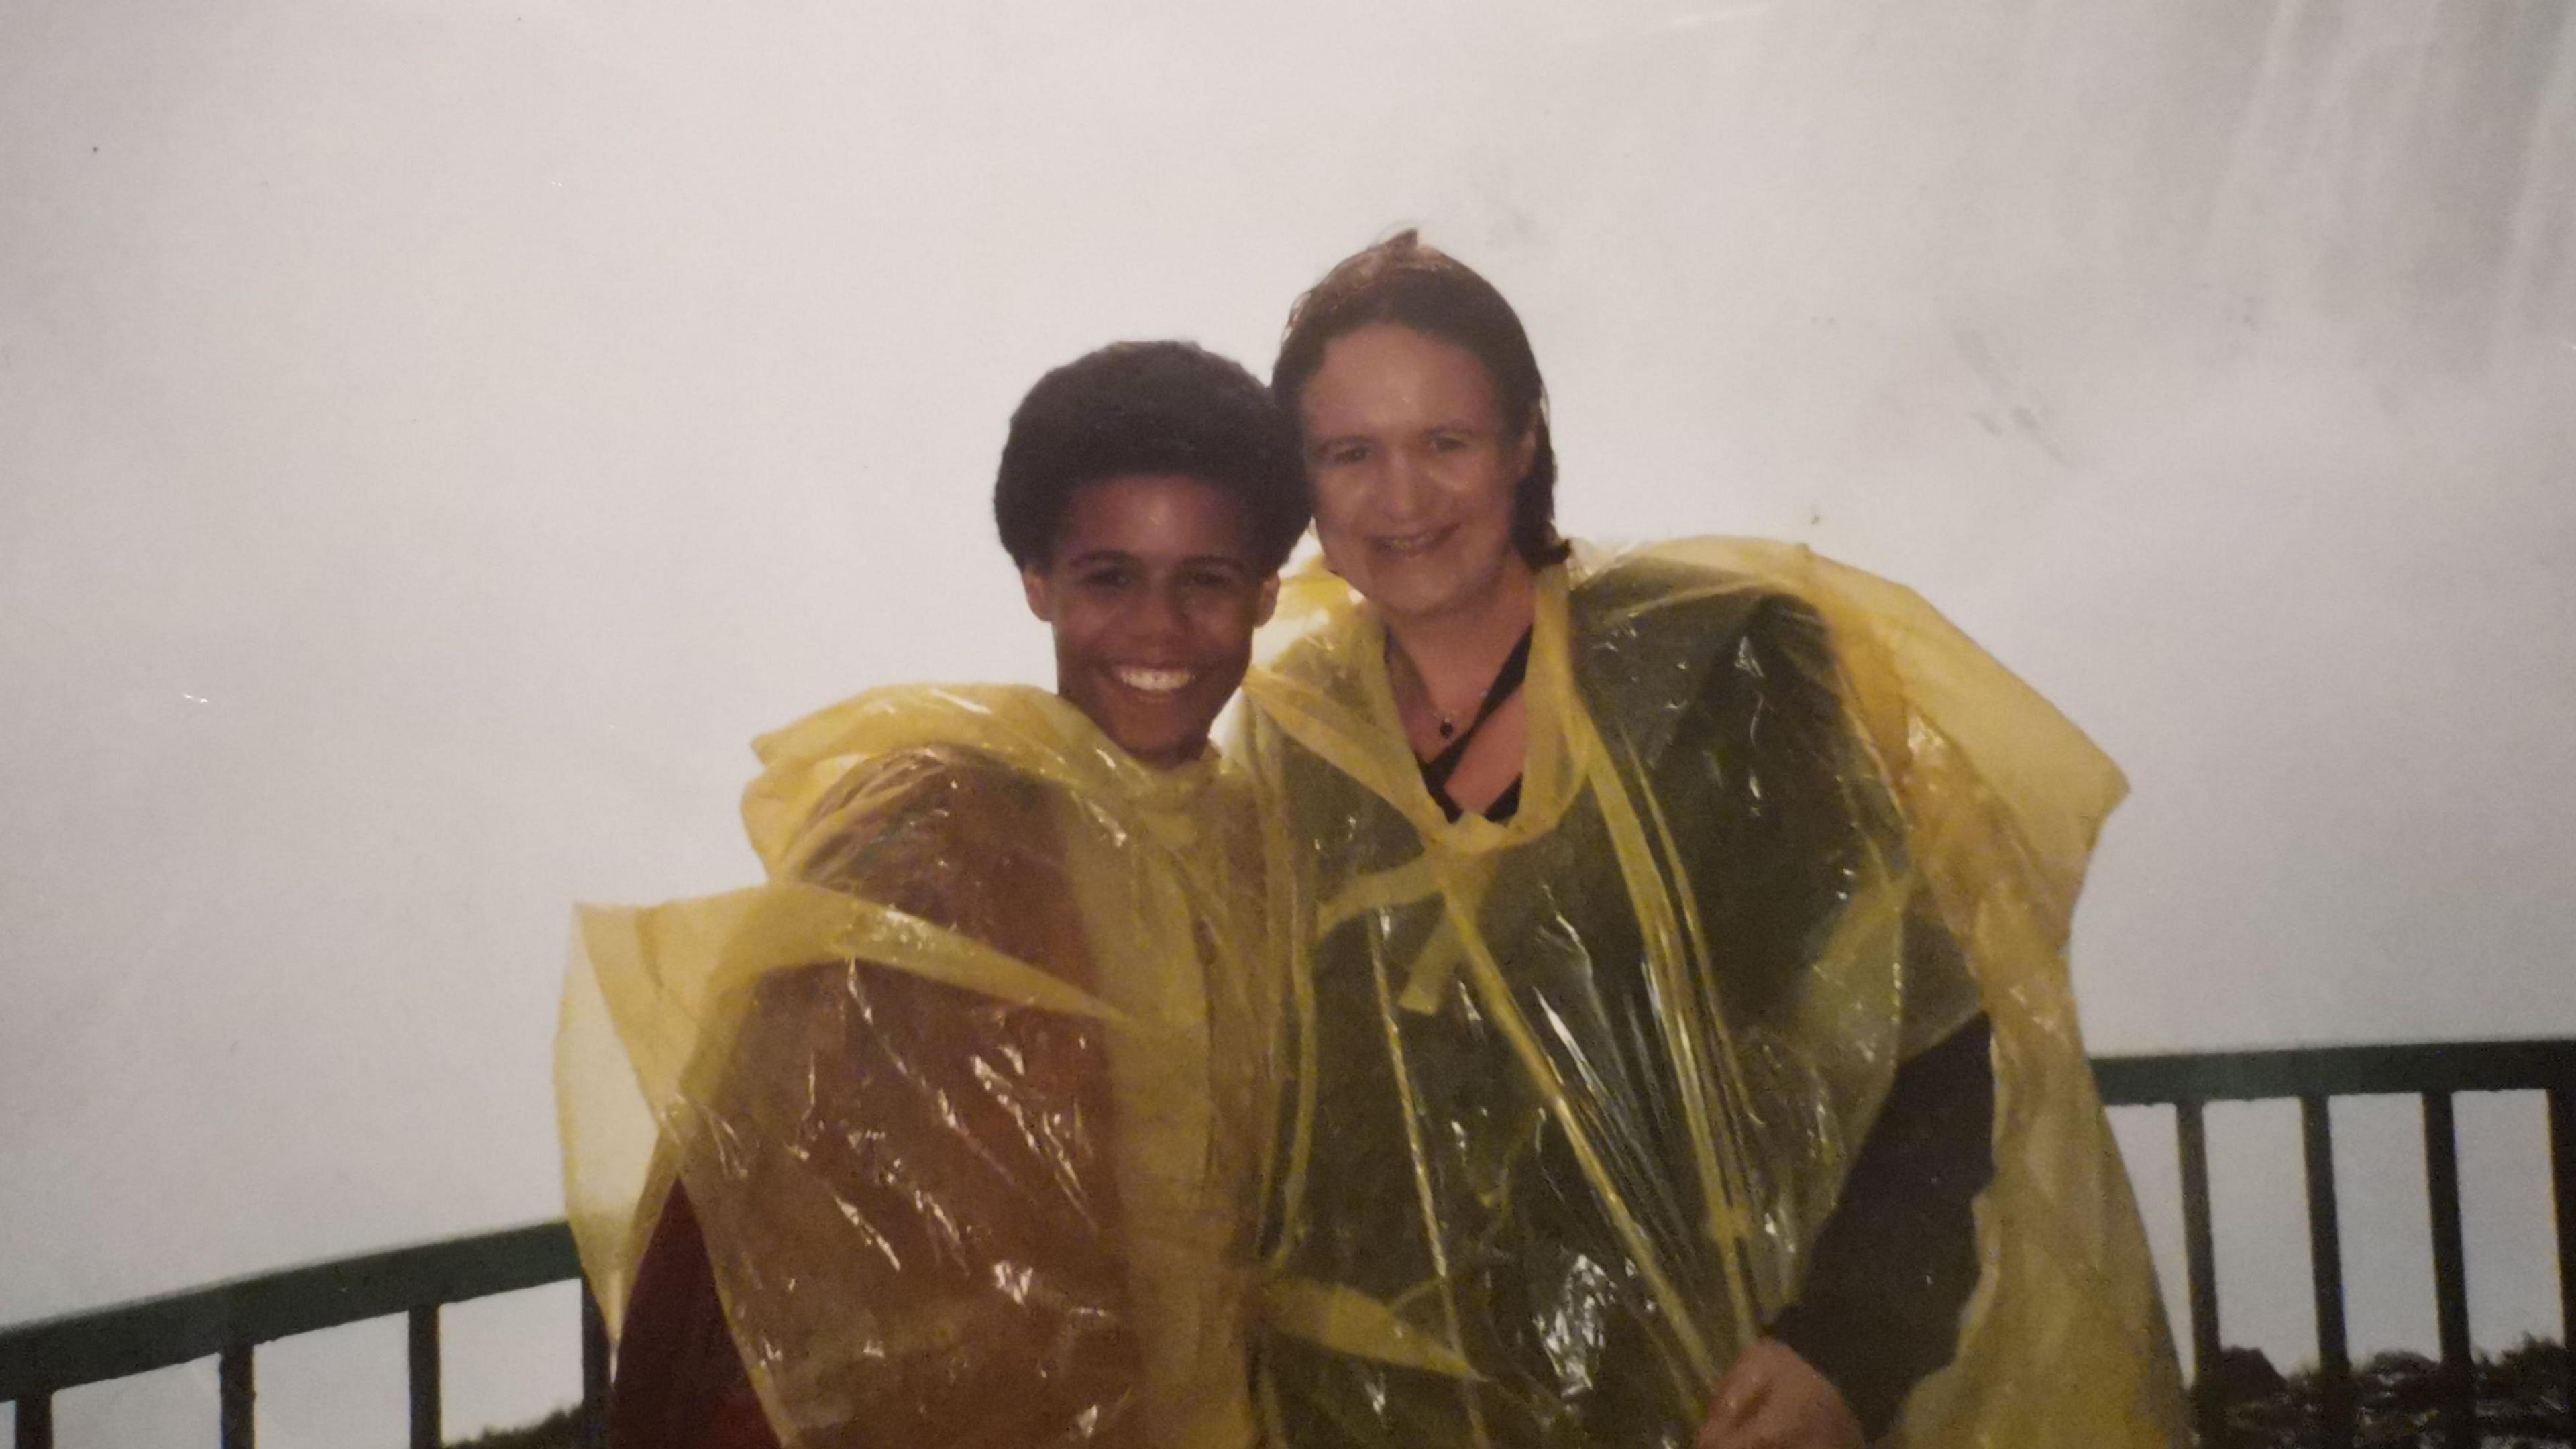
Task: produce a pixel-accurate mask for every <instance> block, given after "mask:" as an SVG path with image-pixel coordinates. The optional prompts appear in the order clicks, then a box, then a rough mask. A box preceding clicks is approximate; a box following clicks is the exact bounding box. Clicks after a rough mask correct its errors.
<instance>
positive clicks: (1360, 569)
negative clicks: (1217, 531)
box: [1297, 322, 1536, 620]
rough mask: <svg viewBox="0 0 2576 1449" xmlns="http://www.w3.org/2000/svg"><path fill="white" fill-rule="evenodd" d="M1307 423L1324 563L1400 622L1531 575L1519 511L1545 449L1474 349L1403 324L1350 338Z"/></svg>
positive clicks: (1467, 607)
mask: <svg viewBox="0 0 2576 1449" xmlns="http://www.w3.org/2000/svg"><path fill="white" fill-rule="evenodd" d="M1297 420H1298V425H1299V430H1300V432H1301V433H1302V435H1303V437H1304V439H1305V448H1306V473H1307V476H1308V478H1310V479H1311V480H1312V481H1313V484H1314V490H1315V536H1316V538H1317V539H1318V540H1319V541H1321V542H1322V544H1323V546H1324V558H1325V561H1326V562H1328V563H1330V564H1331V565H1332V567H1333V571H1334V572H1335V573H1338V574H1340V575H1341V576H1342V577H1343V578H1345V579H1348V580H1349V581H1350V583H1351V586H1352V587H1353V588H1356V589H1358V590H1359V591H1360V592H1361V593H1362V594H1363V595H1365V596H1367V598H1368V600H1369V601H1370V602H1371V603H1373V604H1375V605H1377V606H1378V608H1379V609H1380V610H1381V611H1383V612H1384V613H1385V614H1386V615H1387V616H1388V617H1389V618H1390V619H1394V620H1404V619H1413V618H1433V617H1438V616H1443V615H1450V614H1457V613H1465V612H1472V611H1473V610H1474V609H1475V608H1477V607H1478V606H1479V605H1481V604H1483V603H1485V602H1486V601H1488V600H1489V599H1491V598H1493V597H1494V596H1495V594H1496V593H1497V592H1498V590H1499V589H1500V587H1501V585H1502V584H1503V582H1504V581H1505V580H1506V578H1507V577H1508V576H1509V574H1510V573H1511V571H1512V570H1515V569H1518V570H1522V571H1524V572H1526V571H1527V568H1528V565H1527V564H1525V563H1524V562H1522V560H1521V557H1520V555H1519V553H1518V552H1517V551H1515V550H1514V549H1513V547H1512V502H1513V495H1514V493H1515V492H1516V490H1517V489H1518V488H1519V485H1520V481H1521V479H1522V478H1523V477H1524V476H1525V475H1527V474H1528V472H1529V467H1530V456H1531V453H1532V451H1533V450H1534V448H1535V446H1536V445H1535V442H1534V439H1533V434H1532V429H1531V428H1530V427H1528V426H1523V427H1521V428H1518V429H1513V428H1510V427H1509V426H1508V425H1507V424H1506V422H1505V420H1504V418H1503V414H1502V409H1501V407H1500V405H1499V404H1498V403H1497V402H1496V401H1495V398H1494V384H1493V379H1492V378H1491V377H1489V376H1487V374H1486V372H1485V365H1484V364H1483V363H1482V362H1479V361H1478V360H1477V359H1476V355H1475V354H1474V353H1472V352H1469V351H1468V350H1467V349H1465V348H1463V347H1460V346H1457V345H1456V344H1454V343H1450V342H1444V341H1442V340H1440V339H1439V338H1437V337H1433V336H1430V335H1428V334H1426V333H1422V332H1417V331H1415V330H1414V329H1412V328H1410V327H1405V326H1401V325H1398V324H1395V323H1384V322H1382V323H1373V324H1371V325H1369V326H1366V327H1361V328H1359V329H1357V330H1355V331H1351V332H1346V333H1344V334H1342V335H1341V336H1339V337H1336V338H1334V339H1333V340H1332V341H1331V342H1329V343H1327V344H1325V347H1324V360H1323V365H1322V366H1320V367H1318V368H1317V369H1316V370H1315V375H1314V377H1313V378H1312V379H1310V380H1309V381H1308V382H1307V384H1306V387H1305V390H1304V391H1303V392H1301V393H1300V394H1298V398H1297Z"/></svg>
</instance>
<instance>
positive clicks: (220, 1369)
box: [215, 1344, 258, 1449]
mask: <svg viewBox="0 0 2576 1449" xmlns="http://www.w3.org/2000/svg"><path fill="white" fill-rule="evenodd" d="M250 1354H251V1349H250V1345H249V1344H242V1345H240V1346H238V1347H235V1348H228V1349H225V1350H224V1352H223V1356H222V1357H221V1358H220V1359H218V1360H217V1361H216V1370H215V1374H216V1380H217V1384H218V1388H217V1392H218V1394H219V1395H220V1398H221V1403H222V1414H223V1433H222V1437H221V1438H220V1439H219V1440H218V1441H217V1442H218V1443H220V1444H221V1445H222V1449H252V1446H253V1445H254V1444H255V1443H256V1442H257V1439H258V1426H257V1425H256V1424H255V1423H254V1422H253V1421H252V1418H251V1400H252V1388H251V1377H250Z"/></svg>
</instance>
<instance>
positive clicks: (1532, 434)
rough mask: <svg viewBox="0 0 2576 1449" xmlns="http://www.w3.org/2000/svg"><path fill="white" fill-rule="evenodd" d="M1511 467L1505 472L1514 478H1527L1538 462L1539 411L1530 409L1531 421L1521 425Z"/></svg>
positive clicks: (1513, 444)
mask: <svg viewBox="0 0 2576 1449" xmlns="http://www.w3.org/2000/svg"><path fill="white" fill-rule="evenodd" d="M1511 447H1512V451H1511V459H1510V462H1511V466H1510V467H1509V468H1507V469H1505V470H1504V471H1505V472H1507V473H1509V474H1510V475H1511V476H1512V477H1514V478H1527V477H1528V476H1529V474H1530V467H1531V465H1532V464H1534V463H1536V462H1537V461H1538V409H1536V408H1532V409H1530V416H1529V421H1528V422H1526V423H1523V424H1522V425H1521V431H1520V436H1519V437H1516V438H1514V439H1512V445H1511Z"/></svg>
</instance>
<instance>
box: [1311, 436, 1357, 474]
mask: <svg viewBox="0 0 2576 1449" xmlns="http://www.w3.org/2000/svg"><path fill="white" fill-rule="evenodd" d="M1368 455H1369V445H1368V444H1366V443H1363V442H1355V441H1342V442H1334V443H1326V444H1325V445H1324V446H1322V447H1321V448H1318V449H1316V450H1315V461H1316V462H1317V463H1320V464H1322V465H1323V466H1324V467H1327V468H1347V467H1349V466H1351V465H1352V464H1354V463H1359V462H1365V461H1366V460H1367V458H1368Z"/></svg>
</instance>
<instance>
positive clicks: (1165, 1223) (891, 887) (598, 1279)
mask: <svg viewBox="0 0 2576 1449" xmlns="http://www.w3.org/2000/svg"><path fill="white" fill-rule="evenodd" d="M757 748H758V750H759V753H760V757H761V760H762V762H763V764H764V766H765V769H764V770H763V772H762V773H761V775H760V776H759V777H758V779H757V780H756V781H755V782H754V783H753V784H752V786H751V787H750V789H749V791H748V792H747V794H746V796H745V800H744V806H743V814H744V819H745V822H746V824H747V825H748V827H749V831H750V835H751V839H752V843H753V845H754V847H755V848H756V849H757V850H758V852H759V855H760V858H761V860H762V862H763V864H764V865H765V866H766V867H767V870H768V876H769V879H768V881H767V883H765V884H763V885H759V886H756V887H753V888H751V889H747V890H740V891H736V892H733V893H731V894H728V895H720V896H714V897H709V898H705V899H699V900H688V901H680V902H676V903H673V904H668V905H663V906H658V907H653V908H650V909H606V908H586V909H584V910H583V911H581V913H580V916H579V921H578V932H577V941H576V945H575V951H574V959H573V963H572V969H571V972H570V975H569V979H568V984H567V990H566V999H565V1004H564V1015H563V1026H562V1031H561V1035H560V1038H559V1045H558V1059H557V1081H558V1090H559V1096H560V1106H561V1111H562V1117H563V1134H564V1143H565V1172H566V1196H567V1199H568V1201H569V1206H570V1215H571V1221H572V1225H573V1229H574V1232H575V1235H576V1237H577V1239H578V1241H579V1244H580V1248H581V1253H582V1261H583V1266H584V1268H585V1270H586V1272H587V1274H588V1276H589V1278H590V1281H591V1283H592V1285H593V1287H594V1289H595V1291H596V1292H597V1294H598V1296H599V1299H600V1302H601V1304H602V1306H603V1308H604V1310H605V1311H606V1313H607V1315H608V1318H609V1321H610V1323H611V1324H612V1325H617V1324H618V1323H619V1322H620V1320H621V1318H622V1316H623V1313H624V1309H625V1306H626V1303H627V1299H628V1294H629V1291H630V1290H631V1289H632V1287H633V1286H634V1282H635V1270H636V1266H637V1262H638V1258H639V1255H641V1253H642V1252H643V1250H644V1247H645V1245H646V1242H647V1240H648V1239H649V1238H650V1237H651V1235H652V1232H653V1228H654V1224H655V1223H656V1221H657V1220H658V1219H659V1217H660V1215H661V1210H662V1204H663V1202H664V1201H665V1200H666V1197H667V1196H668V1193H669V1189H670V1186H671V1183H672V1182H673V1180H674V1179H675V1178H676V1179H677V1180H678V1181H679V1182H680V1183H681V1184H683V1185H684V1186H685V1190H686V1192H687V1195H688V1200H689V1203H690V1206H691V1207H692V1208H693V1210H694V1212H695V1215H696V1217H697V1219H698V1221H699V1223H700V1224H701V1226H702V1228H703V1231H704V1235H705V1240H706V1247H707V1257H708V1261H709V1263H710V1265H711V1267H712V1269H713V1275H714V1280H715V1283H716V1287H717V1289H718V1292H719V1294H720V1296H721V1299H722V1302H723V1307H724V1314H725V1318H726V1320H727V1323H728V1325H729V1327H730V1329H731V1332H732V1336H733V1339H734V1342H735V1344H736V1346H737V1347H738V1348H739V1349H740V1351H741V1354H742V1358H743V1361H744V1366H745V1367H746V1369H747V1370H748V1373H749V1376H750V1379H751V1383H752V1386H753V1388H754V1389H755V1390H756V1391H757V1393H758V1395H759V1398H760V1402H761V1405H762V1407H763V1409H764V1410H765V1412H766V1413H767V1415H768V1418H769V1420H770V1422H771V1424H772V1426H773V1427H774V1428H776V1430H777V1431H778V1433H779V1435H780V1437H781V1439H782V1440H783V1442H785V1443H786V1444H788V1445H790V1446H803V1445H816V1446H821V1445H834V1446H837V1445H858V1444H870V1445H879V1444H883V1445H905V1446H925V1449H928V1446H937V1445H942V1444H958V1445H963V1444H975V1445H984V1444H1002V1443H1008V1444H1012V1445H1058V1444H1064V1445H1072V1444H1085V1445H1090V1444H1102V1445H1150V1446H1183V1445H1186V1446H1191V1449H1199V1446H1207V1449H1235V1446H1241V1445H1244V1444H1246V1443H1248V1442H1250V1440H1251V1438H1252V1434H1253V1428H1252V1419H1251V1414H1250V1406H1249V1398H1248V1392H1247V1390H1246V1387H1245V1384H1246V1373H1245V1359H1244V1344H1243V1338H1242V1333H1241V1329H1240V1325H1241V1324H1242V1322H1243V1286H1242V1285H1243V1281H1244V1278H1243V1274H1242V1272H1241V1271H1240V1270H1241V1267H1242V1265H1243V1264H1244V1263H1245V1262H1247V1261H1248V1258H1247V1254H1246V1251H1245V1249H1246V1240H1247V1237H1248V1232H1249V1212H1250V1209H1251V1207H1252V1205H1253V1204H1255V1203H1256V1202H1257V1201H1258V1198H1259V1193H1258V1189H1257V1186H1256V1183H1255V1176H1256V1175H1257V1174H1258V1172H1259V1171H1260V1170H1261V1166H1262V1164H1263V1163H1264V1162H1265V1161H1267V1160H1268V1156H1269V1154H1268V1151H1267V1147H1266V1133H1267V1131H1268V1128H1269V1124H1270V1123H1271V1122H1272V1121H1273V1120H1275V1118H1276V1108H1275V1103H1273V1102H1271V1101H1268V1100H1266V1099H1263V1098H1261V1095H1260V1094H1261V1093H1262V1092H1263V1090H1264V1083H1265V1080H1266V1078H1265V1076H1264V1073H1263V1066H1262V1064H1263V1062H1264V1060H1265V1054H1264V1047H1265V1045H1266V1043H1267V1042H1268V1041H1269V1040H1270V1038H1271V1035H1272V1034H1273V1032H1274V1031H1275V1021H1276V1017H1275V1010H1274V1008H1273V1007H1272V1006H1271V1005H1270V1004H1269V996H1268V993H1269V992H1270V991H1271V990H1272V989H1273V983H1275V980H1276V977H1275V973H1273V974H1265V973H1264V971H1263V968H1262V967H1261V965H1260V950H1261V942H1262V940H1263V939H1264V931H1263V925H1262V922H1261V920H1260V913H1261V911H1262V909H1263V901H1264V897H1263V894H1262V886H1261V878H1260V874H1259V845H1258V833H1257V831H1256V830H1255V829H1254V827H1253V825H1252V818H1251V815H1250V813H1249V802H1250V799H1251V795H1250V792H1249V790H1248V789H1247V788H1246V787H1245V784H1244V781H1243V780H1242V779H1241V778H1240V777H1239V776H1236V775H1234V774H1232V773H1231V772H1230V771H1228V770H1227V769H1226V768H1225V767H1223V766H1222V765H1219V764H1217V763H1215V762H1213V761H1210V762H1205V763H1200V764H1194V765H1189V766H1185V767H1182V768H1180V769H1177V770H1171V771H1155V770H1151V769H1147V768H1146V767H1144V766H1142V765H1140V764H1138V763H1137V762H1136V761H1135V760H1133V759H1132V758H1131V757H1129V756H1127V755H1126V754H1124V753H1123V752H1121V751H1120V750H1119V749H1117V748H1116V747H1115V746H1114V745H1113V744H1111V743H1110V741H1109V740H1108V739H1107V738H1106V737H1105V736H1103V735H1102V734H1101V733H1100V732H1099V731H1098V729H1097V728H1096V727H1095V726H1093V725H1092V723H1091V722H1090V721H1089V720H1088V719H1087V718H1086V717H1085V716H1083V715H1082V714H1081V713H1080V712H1079V711H1077V710H1076V709H1074V708H1073V707H1072V706H1070V705H1068V704H1066V703H1064V702H1063V701H1061V700H1059V699H1057V698H1055V697H1054V696H1052V695H1047V694H1043V693H1040V692H1038V691H1035V690H1027V689H1015V688H983V689H963V688H960V689H918V688H914V689H896V690H881V691H877V692H874V693H870V694H865V695H861V696H859V697H858V698H856V699H853V700H851V701H848V702H847V703H844V704H842V705H839V706H836V707H834V708H831V709H828V710H825V711H823V712H821V713H819V714H817V715H814V716H813V717H811V718H808V719H806V720H804V721H802V722H801V723H798V724H796V725H794V726H791V727H790V728H788V729H786V730H783V731H781V732H779V733H777V734H774V735H771V736H768V737H766V738H764V739H762V740H761V741H760V742H759V743H758V746H757Z"/></svg>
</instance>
